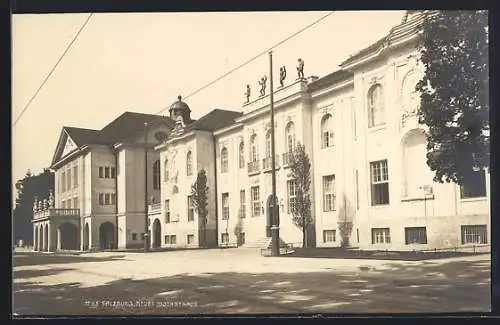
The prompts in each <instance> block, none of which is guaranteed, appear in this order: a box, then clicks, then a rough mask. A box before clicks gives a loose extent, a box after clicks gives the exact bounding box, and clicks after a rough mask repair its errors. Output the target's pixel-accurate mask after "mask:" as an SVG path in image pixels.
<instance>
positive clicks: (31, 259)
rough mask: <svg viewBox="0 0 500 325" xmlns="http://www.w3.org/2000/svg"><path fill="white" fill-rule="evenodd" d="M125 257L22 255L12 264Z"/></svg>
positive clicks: (78, 261)
mask: <svg viewBox="0 0 500 325" xmlns="http://www.w3.org/2000/svg"><path fill="white" fill-rule="evenodd" d="M124 258H125V255H120V256H113V257H94V256H92V257H91V256H78V255H43V254H36V255H30V254H21V255H13V256H12V264H13V266H14V267H16V266H28V265H44V264H69V263H86V262H109V261H114V260H123V259H124Z"/></svg>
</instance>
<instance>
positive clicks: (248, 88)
mask: <svg viewBox="0 0 500 325" xmlns="http://www.w3.org/2000/svg"><path fill="white" fill-rule="evenodd" d="M250 93H251V91H250V85H247V89H246V91H245V97H246V102H245V104H248V103H249V102H250Z"/></svg>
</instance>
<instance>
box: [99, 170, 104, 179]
mask: <svg viewBox="0 0 500 325" xmlns="http://www.w3.org/2000/svg"><path fill="white" fill-rule="evenodd" d="M99 178H104V167H99Z"/></svg>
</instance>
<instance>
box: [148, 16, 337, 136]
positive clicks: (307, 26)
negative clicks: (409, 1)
mask: <svg viewBox="0 0 500 325" xmlns="http://www.w3.org/2000/svg"><path fill="white" fill-rule="evenodd" d="M335 12H336V11H330V12H329V13H327V14H326V15H324V16H322V17H320V18H318V19H316V20H315V21H313V22H312V23H310V24H308V25H306V26H304V27H302V28H301V29H299V30H298V31H296V32H295V33H293V34H291V35H290V36H288V37H286V38H285V39H283V40H281V41H279V42H277V43H276V44H274V45H273V46H271V47H269V48H267V49H266V50H264V51H262V52H260V53H258V54H257V55H255V56H253V57H252V58H250V59H248V60H246V61H245V62H243V63H242V64H240V65H238V66H237V67H235V68H233V69H231V70H229V71H228V72H226V73H224V74H222V75H221V76H219V77H217V78H215V79H214V80H212V81H210V82H209V83H207V84H205V85H204V86H202V87H200V88H198V89H196V90H195V91H193V92H191V93H189V94H188V95H187V96H184V97H182V98H183V99H184V100H185V99H188V98H190V97H192V96H194V95H195V94H197V93H199V92H201V91H203V90H205V89H206V88H208V87H210V86H211V85H213V84H215V83H216V82H218V81H220V80H222V79H224V78H225V77H227V76H228V75H230V74H231V73H233V72H235V71H236V70H238V69H241V68H242V67H244V66H246V65H247V64H249V63H251V62H253V61H255V60H256V59H258V58H259V57H261V56H262V55H264V54H266V53H269V51H271V50H273V49H275V48H276V47H278V46H280V45H281V44H283V43H285V42H287V41H289V40H290V39H292V38H294V37H295V36H297V35H299V34H300V33H302V32H304V31H306V30H307V29H309V28H311V27H313V26H314V25H316V24H318V23H320V22H321V21H323V20H325V19H326V18H328V17H329V16H331V15H332V14H334V13H335ZM168 108H169V107H168V106H167V107H164V108H163V109H161V110H160V111H158V112H157V113H155V114H153V115H160V114H162V113H163V112H164V111H165V110H167V109H168ZM163 118H164V117H158V118H156V119H154V120H152V121H150V122H146V127H147V125H150V124H154V123H156V122H158V121H159V120H161V119H163Z"/></svg>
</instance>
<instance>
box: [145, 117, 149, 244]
mask: <svg viewBox="0 0 500 325" xmlns="http://www.w3.org/2000/svg"><path fill="white" fill-rule="evenodd" d="M148 223H149V219H148V123H147V122H144V253H146V252H147V251H149V242H148V237H149V225H148Z"/></svg>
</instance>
